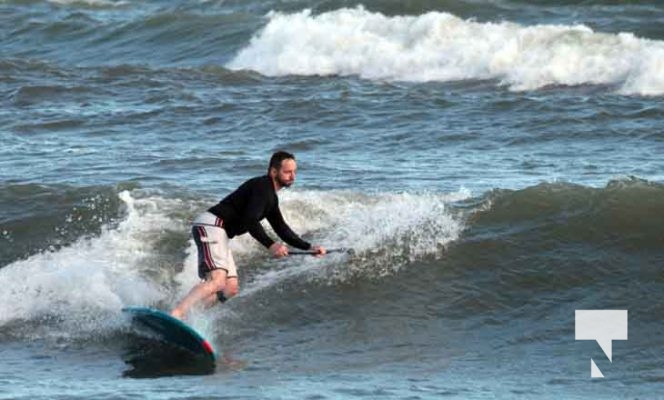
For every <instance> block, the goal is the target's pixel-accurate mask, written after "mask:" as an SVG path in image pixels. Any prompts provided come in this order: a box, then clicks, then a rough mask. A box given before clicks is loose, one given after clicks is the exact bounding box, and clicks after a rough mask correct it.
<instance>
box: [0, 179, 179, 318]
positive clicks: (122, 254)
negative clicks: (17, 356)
mask: <svg viewBox="0 0 664 400" xmlns="http://www.w3.org/2000/svg"><path fill="white" fill-rule="evenodd" d="M120 198H121V199H122V200H123V201H124V202H125V204H126V205H127V210H128V212H127V216H126V217H125V218H124V219H123V220H122V221H121V222H120V223H119V225H118V226H117V227H114V228H109V227H104V228H103V229H102V232H101V234H100V235H99V236H97V237H89V238H81V239H79V240H78V241H76V242H75V243H73V244H71V245H70V246H67V247H64V248H61V249H58V250H52V251H45V252H42V253H39V254H35V255H33V256H31V257H29V258H27V259H25V260H20V261H17V262H14V263H12V264H10V265H7V266H6V267H4V268H2V269H0V287H2V288H3V290H1V291H0V325H2V324H4V323H6V322H8V321H12V320H31V319H35V318H39V317H41V316H43V315H49V316H56V317H58V318H60V319H63V320H65V321H67V320H69V321H78V322H80V321H87V320H94V319H95V316H96V315H99V314H104V313H105V312H107V313H116V314H117V313H119V310H120V308H121V307H123V306H127V305H147V304H151V303H154V302H156V301H159V300H162V299H163V298H164V297H165V296H166V293H165V292H164V289H163V287H161V286H160V285H159V283H158V282H156V281H155V280H154V279H149V278H148V277H147V276H146V275H145V274H143V272H145V270H146V265H145V263H146V260H147V259H149V258H150V257H152V256H154V255H155V251H154V250H153V246H154V243H155V238H156V237H158V234H159V233H160V232H163V231H164V230H165V229H173V226H174V225H175V226H177V223H175V221H173V220H172V219H170V218H168V217H167V216H166V215H165V213H164V212H163V211H161V210H163V208H164V203H167V202H168V200H165V199H160V198H146V199H141V200H137V199H134V198H133V197H132V196H131V195H130V193H129V192H126V191H125V192H122V193H120ZM174 207H177V205H171V206H170V207H169V208H170V209H172V208H174ZM81 329H85V328H81Z"/></svg>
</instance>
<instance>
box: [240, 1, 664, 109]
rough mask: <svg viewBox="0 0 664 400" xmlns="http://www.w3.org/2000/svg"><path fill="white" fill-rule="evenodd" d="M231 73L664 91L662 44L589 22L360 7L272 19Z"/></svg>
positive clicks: (280, 15)
mask: <svg viewBox="0 0 664 400" xmlns="http://www.w3.org/2000/svg"><path fill="white" fill-rule="evenodd" d="M268 19H269V22H268V23H267V25H266V26H265V28H264V29H262V30H261V31H260V32H259V33H258V34H256V35H255V36H254V38H253V39H252V40H251V43H250V44H249V45H248V46H247V47H245V48H244V49H242V50H241V51H240V52H239V54H238V55H237V56H236V57H235V58H234V59H233V60H232V61H230V62H229V63H228V64H227V66H228V67H229V68H230V69H235V70H238V69H247V70H254V71H257V72H260V73H261V74H264V75H268V76H283V75H318V76H327V75H341V76H346V75H359V76H360V77H363V78H366V79H376V80H388V81H412V82H423V81H457V80H471V79H473V80H475V79H479V80H484V79H490V80H498V81H499V82H500V84H503V85H507V86H509V87H510V88H511V89H513V90H533V89H539V88H543V87H546V86H550V85H565V86H571V85H584V84H590V85H607V86H610V87H615V88H616V89H617V90H618V91H619V92H620V93H623V94H637V95H652V96H657V95H661V94H663V93H664V43H663V42H661V41H655V40H648V39H641V38H637V37H635V36H634V35H633V34H630V33H621V34H605V33H598V32H594V31H593V30H592V29H590V28H588V27H587V26H584V25H576V26H568V25H534V26H523V25H520V24H516V23H510V22H499V23H492V22H486V23H481V22H476V21H474V20H464V19H461V18H459V17H456V16H454V15H452V14H449V13H444V12H429V13H426V14H423V15H419V16H395V17H389V16H385V15H383V14H381V13H376V12H370V11H367V10H365V9H364V8H362V7H358V8H354V9H340V10H336V11H331V12H326V13H322V14H319V15H313V14H312V12H311V11H310V10H305V11H301V12H297V13H292V14H285V13H276V12H275V13H270V14H269V15H268Z"/></svg>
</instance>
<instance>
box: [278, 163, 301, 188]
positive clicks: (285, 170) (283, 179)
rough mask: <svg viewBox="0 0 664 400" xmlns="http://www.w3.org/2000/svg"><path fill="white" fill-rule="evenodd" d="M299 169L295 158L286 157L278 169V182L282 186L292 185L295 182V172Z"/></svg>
mask: <svg viewBox="0 0 664 400" xmlns="http://www.w3.org/2000/svg"><path fill="white" fill-rule="evenodd" d="M296 171H297V164H296V163H295V160H293V159H290V158H289V159H286V160H283V161H282V162H281V168H279V169H278V170H276V174H275V175H276V176H275V177H274V178H275V179H276V180H277V183H278V184H279V186H281V187H290V185H292V184H293V183H294V182H295V172H296Z"/></svg>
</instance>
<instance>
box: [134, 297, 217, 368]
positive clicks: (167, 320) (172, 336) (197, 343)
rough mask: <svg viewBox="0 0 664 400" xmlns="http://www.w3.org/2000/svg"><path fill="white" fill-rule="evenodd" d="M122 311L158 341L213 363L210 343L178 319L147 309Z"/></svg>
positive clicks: (212, 350)
mask: <svg viewBox="0 0 664 400" xmlns="http://www.w3.org/2000/svg"><path fill="white" fill-rule="evenodd" d="M122 311H123V312H124V313H126V314H129V315H130V316H131V319H132V322H133V323H135V324H137V325H139V326H140V327H143V328H145V329H147V330H148V331H149V332H150V333H151V334H153V335H155V336H156V337H157V338H158V339H159V340H161V341H163V342H166V343H167V344H170V345H175V346H177V347H180V348H182V349H185V350H187V351H189V352H191V353H193V354H194V355H195V356H201V357H203V358H206V359H208V360H210V361H212V362H214V360H215V358H216V354H215V351H214V348H213V347H212V345H211V344H210V342H209V341H207V339H205V338H204V337H203V336H202V335H201V334H200V333H198V332H197V331H196V330H195V329H194V328H192V327H190V326H189V325H187V324H185V323H184V322H182V321H180V320H179V319H177V318H174V317H172V316H170V315H169V314H167V313H165V312H163V311H159V310H157V309H154V308H147V307H126V308H123V309H122Z"/></svg>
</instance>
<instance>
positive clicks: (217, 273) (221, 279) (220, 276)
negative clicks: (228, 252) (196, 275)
mask: <svg viewBox="0 0 664 400" xmlns="http://www.w3.org/2000/svg"><path fill="white" fill-rule="evenodd" d="M226 274H227V272H226V270H225V269H215V270H214V271H212V272H211V273H210V279H208V280H206V281H203V282H201V283H199V284H197V285H196V286H194V287H193V288H192V289H191V291H190V292H189V293H188V294H187V295H186V296H185V297H184V299H182V301H180V303H179V304H178V305H177V306H176V307H175V308H174V309H173V310H172V311H171V315H172V316H173V317H175V318H177V319H182V318H184V316H185V315H186V314H187V312H189V310H190V309H191V307H193V306H194V305H196V304H198V303H200V302H201V301H204V300H207V299H209V298H210V297H211V296H216V295H217V292H218V291H221V290H224V287H225V286H226Z"/></svg>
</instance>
